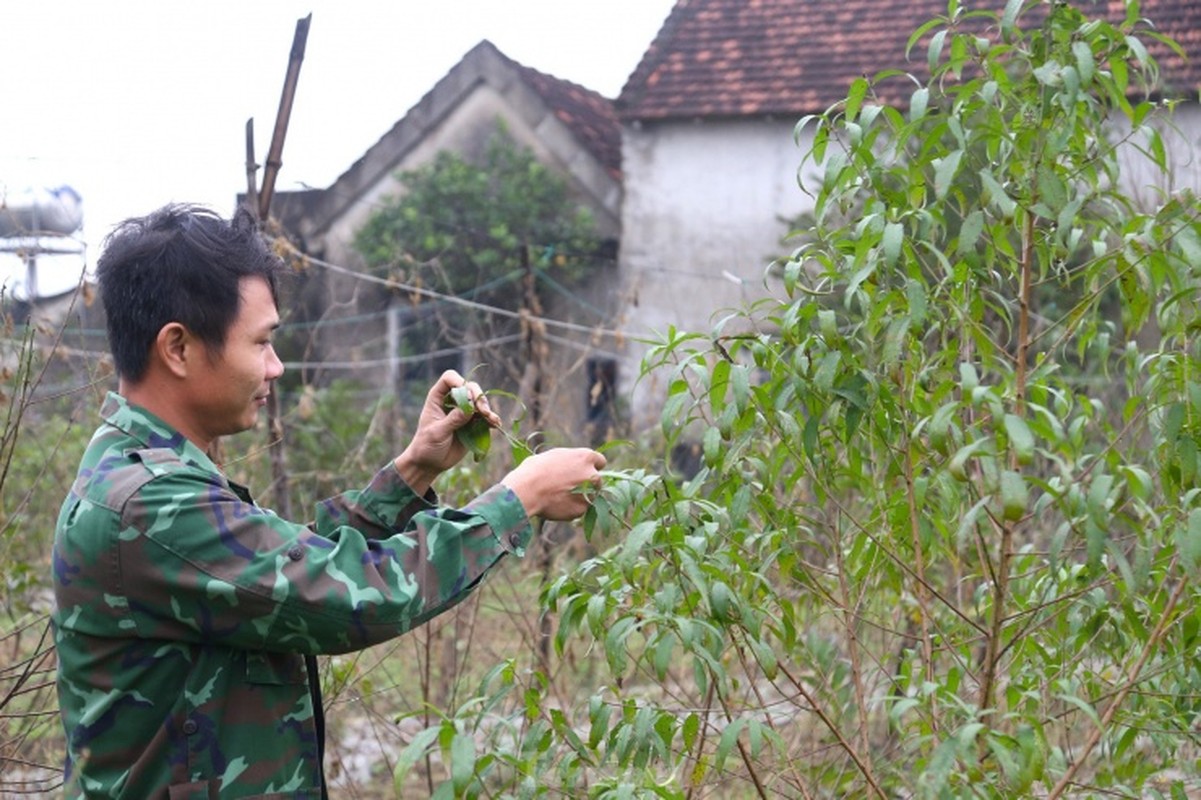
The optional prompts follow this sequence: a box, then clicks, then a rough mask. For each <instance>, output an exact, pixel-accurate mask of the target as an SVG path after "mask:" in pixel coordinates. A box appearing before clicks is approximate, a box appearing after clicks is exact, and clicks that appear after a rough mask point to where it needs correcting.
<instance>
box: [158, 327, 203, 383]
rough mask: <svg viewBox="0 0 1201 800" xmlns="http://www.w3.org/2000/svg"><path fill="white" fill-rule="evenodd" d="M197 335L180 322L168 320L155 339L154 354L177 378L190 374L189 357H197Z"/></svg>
mask: <svg viewBox="0 0 1201 800" xmlns="http://www.w3.org/2000/svg"><path fill="white" fill-rule="evenodd" d="M196 345H197V341H196V337H194V336H193V335H192V333H191V331H189V330H188V329H187V328H185V327H184V326H183V325H182V324H180V323H178V322H168V323H167V324H166V325H164V326H163V327H162V328H161V329H160V330H159V332H158V336H156V337H155V339H154V354H155V356H156V357H157V358H158V360H159V361H160V362H162V365H163V366H164V367H166V368H167V370H168V371H169V372H170V373H171V374H172V375H174V376H175V377H177V378H186V377H187V375H188V365H189V359H195V357H196Z"/></svg>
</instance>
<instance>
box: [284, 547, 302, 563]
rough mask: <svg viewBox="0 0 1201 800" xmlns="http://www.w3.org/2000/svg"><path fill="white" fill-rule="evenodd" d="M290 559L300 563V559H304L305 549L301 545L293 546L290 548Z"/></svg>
mask: <svg viewBox="0 0 1201 800" xmlns="http://www.w3.org/2000/svg"><path fill="white" fill-rule="evenodd" d="M288 558H290V559H292V560H293V561H299V560H300V559H302V558H304V547H303V546H302V545H299V544H294V545H292V546H291V547H290V548H288Z"/></svg>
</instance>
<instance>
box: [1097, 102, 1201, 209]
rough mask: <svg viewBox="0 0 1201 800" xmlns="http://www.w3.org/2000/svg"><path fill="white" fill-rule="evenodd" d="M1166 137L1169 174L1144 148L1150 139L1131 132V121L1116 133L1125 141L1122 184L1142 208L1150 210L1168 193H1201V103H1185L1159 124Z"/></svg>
mask: <svg viewBox="0 0 1201 800" xmlns="http://www.w3.org/2000/svg"><path fill="white" fill-rule="evenodd" d="M1156 127H1157V129H1158V130H1159V132H1160V137H1161V138H1162V140H1163V145H1164V151H1165V156H1166V160H1167V165H1168V174H1167V175H1166V176H1165V175H1163V174H1162V173H1161V172H1160V169H1159V167H1158V166H1157V165H1155V164H1154V163H1153V162H1152V161H1151V159H1149V158H1148V157H1147V156H1146V155H1145V154H1143V153H1142V152H1140V150H1139V147H1140V146H1145V144H1146V140H1145V139H1144V138H1143V137H1141V136H1139V135H1137V134H1135V135H1133V136H1132V135H1130V133H1129V131H1130V127H1129V125H1128V124H1124V123H1119V124H1118V125H1116V126H1115V128H1116V133H1115V134H1114V136H1116V137H1117V138H1118V139H1119V140H1121V141H1124V142H1125V144H1123V145H1122V146H1121V149H1120V150H1119V153H1120V156H1119V161H1120V164H1121V169H1122V176H1121V180H1122V188H1123V190H1124V191H1125V193H1126V194H1127V195H1128V196H1130V197H1131V198H1133V199H1134V202H1135V203H1136V204H1137V206H1138V207H1139V208H1142V209H1144V210H1150V209H1151V208H1154V207H1156V206H1158V205H1159V204H1160V202H1162V198H1163V196H1164V193H1165V192H1166V193H1169V194H1172V193H1176V192H1182V191H1192V192H1195V193H1198V194H1201V105H1199V104H1197V103H1188V104H1181V105H1179V106H1177V107H1176V110H1175V113H1174V115H1173V116H1172V119H1171V121H1163V122H1160V123H1159V124H1157V125H1156Z"/></svg>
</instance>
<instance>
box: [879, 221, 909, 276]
mask: <svg viewBox="0 0 1201 800" xmlns="http://www.w3.org/2000/svg"><path fill="white" fill-rule="evenodd" d="M904 241H905V229H904V228H903V227H902V226H901V224H900V223H899V222H890V223H888V224H887V225H885V226H884V236H883V237H882V240H881V245H882V247H883V249H884V263H885V264H887V265H888V266H890V267H892V266H895V265H896V263H897V258H898V257H900V255H901V245H902V244H903V243H904Z"/></svg>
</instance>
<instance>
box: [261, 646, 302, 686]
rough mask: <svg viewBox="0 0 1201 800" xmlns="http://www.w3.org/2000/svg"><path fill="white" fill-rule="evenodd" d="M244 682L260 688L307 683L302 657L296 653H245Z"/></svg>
mask: <svg viewBox="0 0 1201 800" xmlns="http://www.w3.org/2000/svg"><path fill="white" fill-rule="evenodd" d="M246 682H247V683H251V684H258V685H260V686H285V685H296V684H304V683H308V673H307V672H306V671H305V666H304V656H302V655H299V654H298V653H259V652H251V653H247V654H246Z"/></svg>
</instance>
